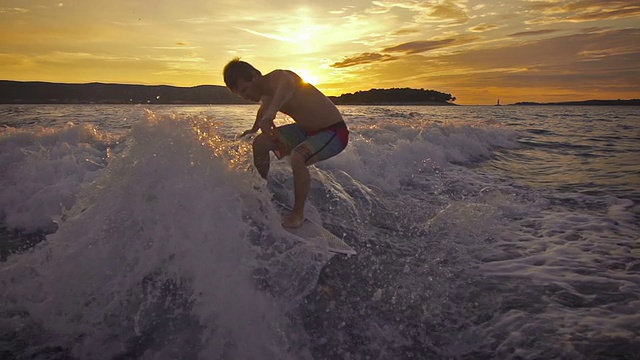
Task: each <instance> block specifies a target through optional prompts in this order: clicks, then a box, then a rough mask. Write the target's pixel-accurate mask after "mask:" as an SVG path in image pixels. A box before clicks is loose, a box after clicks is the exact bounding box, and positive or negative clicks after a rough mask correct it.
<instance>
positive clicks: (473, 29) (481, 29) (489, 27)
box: [469, 23, 504, 32]
mask: <svg viewBox="0 0 640 360" xmlns="http://www.w3.org/2000/svg"><path fill="white" fill-rule="evenodd" d="M502 26H504V25H497V24H484V23H483V24H478V25H476V26H474V27H471V28H469V31H471V32H486V31H490V30H495V29H498V28H501V27H502Z"/></svg>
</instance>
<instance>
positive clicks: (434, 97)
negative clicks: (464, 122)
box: [329, 88, 456, 105]
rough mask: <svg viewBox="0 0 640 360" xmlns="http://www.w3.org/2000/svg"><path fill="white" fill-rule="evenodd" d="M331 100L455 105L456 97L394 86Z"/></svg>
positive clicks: (336, 101)
mask: <svg viewBox="0 0 640 360" xmlns="http://www.w3.org/2000/svg"><path fill="white" fill-rule="evenodd" d="M329 98H330V99H331V101H333V102H334V103H335V104H338V105H360V104H362V105H371V104H397V105H454V104H452V102H453V101H456V98H455V97H453V96H451V94H445V93H442V92H439V91H435V90H424V89H410V88H392V89H371V90H367V91H357V92H355V93H349V94H342V95H340V96H337V97H336V96H330V97H329Z"/></svg>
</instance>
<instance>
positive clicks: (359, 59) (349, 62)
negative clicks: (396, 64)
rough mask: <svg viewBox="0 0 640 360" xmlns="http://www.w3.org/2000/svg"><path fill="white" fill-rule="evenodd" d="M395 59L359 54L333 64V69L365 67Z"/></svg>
mask: <svg viewBox="0 0 640 360" xmlns="http://www.w3.org/2000/svg"><path fill="white" fill-rule="evenodd" d="M395 59H396V57H394V56H391V55H382V54H378V53H364V54H358V55H355V56H352V57H348V58H346V59H344V60H342V61H339V62H337V63H334V64H331V67H333V68H346V67H351V66H356V65H364V64H369V63H373V62H381V61H390V60H395Z"/></svg>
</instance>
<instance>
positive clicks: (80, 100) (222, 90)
mask: <svg viewBox="0 0 640 360" xmlns="http://www.w3.org/2000/svg"><path fill="white" fill-rule="evenodd" d="M329 98H330V99H331V100H332V101H333V102H334V103H336V104H339V105H347V104H447V103H451V102H453V101H455V100H456V98H455V97H452V96H451V95H450V94H445V93H441V92H438V91H435V90H424V89H410V88H401V89H396V88H393V89H371V90H367V91H358V92H356V93H353V94H351V93H349V94H343V95H340V96H337V97H335V96H330V97H329ZM0 103H1V104H248V103H249V102H247V101H244V100H243V99H241V98H240V97H238V96H237V95H235V94H233V93H232V92H231V91H229V89H227V88H226V87H225V86H218V85H201V86H195V87H176V86H166V85H156V86H149V85H125V84H103V83H89V84H62V83H47V82H20V81H0Z"/></svg>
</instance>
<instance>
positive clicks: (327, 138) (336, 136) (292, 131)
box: [273, 121, 349, 165]
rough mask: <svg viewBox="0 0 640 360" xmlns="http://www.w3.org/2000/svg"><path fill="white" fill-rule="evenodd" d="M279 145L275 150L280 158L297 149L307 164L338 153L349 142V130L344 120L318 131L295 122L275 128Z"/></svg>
mask: <svg viewBox="0 0 640 360" xmlns="http://www.w3.org/2000/svg"><path fill="white" fill-rule="evenodd" d="M275 135H276V139H277V142H278V143H279V147H278V148H277V149H275V150H273V153H274V154H275V155H276V157H277V158H278V159H282V158H283V157H285V156H287V155H289V154H291V151H296V152H298V153H299V154H301V155H302V156H303V157H304V159H305V163H306V164H307V165H311V164H314V163H316V162H318V161H321V160H326V159H328V158H330V157H332V156H335V155H338V154H339V153H340V152H341V151H342V150H344V148H346V147H347V143H349V130H348V129H347V124H345V123H344V121H341V122H339V123H336V124H333V125H331V126H328V127H326V128H324V129H320V130H316V131H304V130H303V129H302V128H301V127H300V125H298V124H296V123H293V124H288V125H283V126H279V127H277V128H276V129H275Z"/></svg>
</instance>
